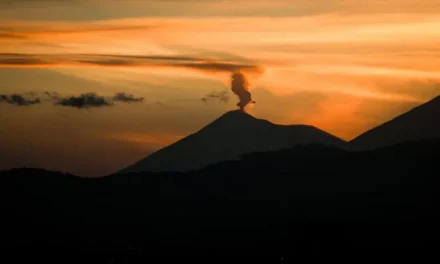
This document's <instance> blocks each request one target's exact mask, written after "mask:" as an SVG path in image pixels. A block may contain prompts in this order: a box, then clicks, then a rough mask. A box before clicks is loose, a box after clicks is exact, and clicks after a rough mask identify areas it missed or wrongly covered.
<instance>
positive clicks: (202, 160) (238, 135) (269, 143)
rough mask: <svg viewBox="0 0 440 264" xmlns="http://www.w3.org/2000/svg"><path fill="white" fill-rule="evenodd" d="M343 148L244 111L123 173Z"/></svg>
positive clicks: (318, 133) (313, 132)
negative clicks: (302, 148) (296, 149)
mask: <svg viewBox="0 0 440 264" xmlns="http://www.w3.org/2000/svg"><path fill="white" fill-rule="evenodd" d="M309 143H319V144H323V145H332V146H336V147H343V146H344V144H345V142H344V141H343V140H341V139H339V138H337V137H335V136H333V135H330V134H328V133H326V132H324V131H322V130H319V129H317V128H315V127H312V126H306V125H291V126H283V125H275V124H272V123H270V122H269V121H266V120H262V119H257V118H255V117H253V116H251V115H248V114H246V113H244V112H241V111H231V112H228V113H225V114H224V115H223V116H221V117H220V118H218V119H217V120H215V121H214V122H212V123H210V124H208V125H207V126H206V127H204V128H203V129H201V130H200V131H198V132H197V133H194V134H191V135H189V136H188V137H186V138H184V139H182V140H180V141H177V142H176V143H174V144H172V145H170V146H168V147H165V148H163V149H161V150H159V151H157V152H155V153H153V154H152V155H150V156H148V157H147V158H145V159H142V160H140V161H138V162H137V163H135V164H133V165H132V166H129V167H128V168H126V169H123V170H122V171H120V172H121V173H126V172H136V171H153V172H160V171H188V170H195V169H200V168H203V167H205V166H207V165H210V164H213V163H217V162H219V161H223V160H235V159H238V158H240V156H241V155H243V154H245V153H252V152H259V151H273V150H279V149H283V148H289V147H292V146H294V145H297V144H309Z"/></svg>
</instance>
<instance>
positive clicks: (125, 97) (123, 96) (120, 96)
mask: <svg viewBox="0 0 440 264" xmlns="http://www.w3.org/2000/svg"><path fill="white" fill-rule="evenodd" d="M113 101H115V102H124V103H140V102H142V101H144V98H143V97H135V96H134V95H132V94H127V93H124V92H121V93H117V94H115V96H113Z"/></svg>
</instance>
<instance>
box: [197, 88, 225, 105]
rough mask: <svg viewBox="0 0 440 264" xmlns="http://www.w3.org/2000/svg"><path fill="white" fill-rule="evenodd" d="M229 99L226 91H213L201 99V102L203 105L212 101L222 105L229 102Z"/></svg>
mask: <svg viewBox="0 0 440 264" xmlns="http://www.w3.org/2000/svg"><path fill="white" fill-rule="evenodd" d="M229 99H231V95H230V94H229V92H228V91H227V90H223V91H213V92H210V93H208V94H207V95H205V96H203V97H202V98H201V100H202V101H203V102H205V103H206V102H209V101H213V100H214V101H219V102H222V103H227V102H229Z"/></svg>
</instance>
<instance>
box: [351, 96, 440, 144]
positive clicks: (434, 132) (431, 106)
mask: <svg viewBox="0 0 440 264" xmlns="http://www.w3.org/2000/svg"><path fill="white" fill-rule="evenodd" d="M439 121H440V96H438V97H436V98H434V99H432V100H431V101H428V102H427V103H425V104H422V105H420V106H418V107H415V108H413V109H411V110H410V111H408V112H406V113H404V114H402V115H400V116H397V117H396V118H394V119H392V120H390V121H388V122H386V123H384V124H382V125H379V126H377V127H375V128H373V129H371V130H369V131H367V132H365V133H363V134H362V135H360V136H358V137H356V138H355V139H353V140H351V141H350V142H349V144H348V146H349V148H350V149H352V150H371V149H376V148H380V147H385V146H390V145H394V144H398V143H403V142H406V141H418V140H425V139H435V138H440V122H439Z"/></svg>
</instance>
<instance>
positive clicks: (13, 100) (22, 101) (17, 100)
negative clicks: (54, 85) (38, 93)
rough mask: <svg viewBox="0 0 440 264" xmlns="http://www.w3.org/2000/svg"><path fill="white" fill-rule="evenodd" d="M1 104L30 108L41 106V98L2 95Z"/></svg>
mask: <svg viewBox="0 0 440 264" xmlns="http://www.w3.org/2000/svg"><path fill="white" fill-rule="evenodd" d="M0 103H6V104H11V105H18V106H30V105H36V104H40V103H41V100H40V98H35V97H34V98H28V96H27V95H24V94H9V95H8V94H0Z"/></svg>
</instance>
